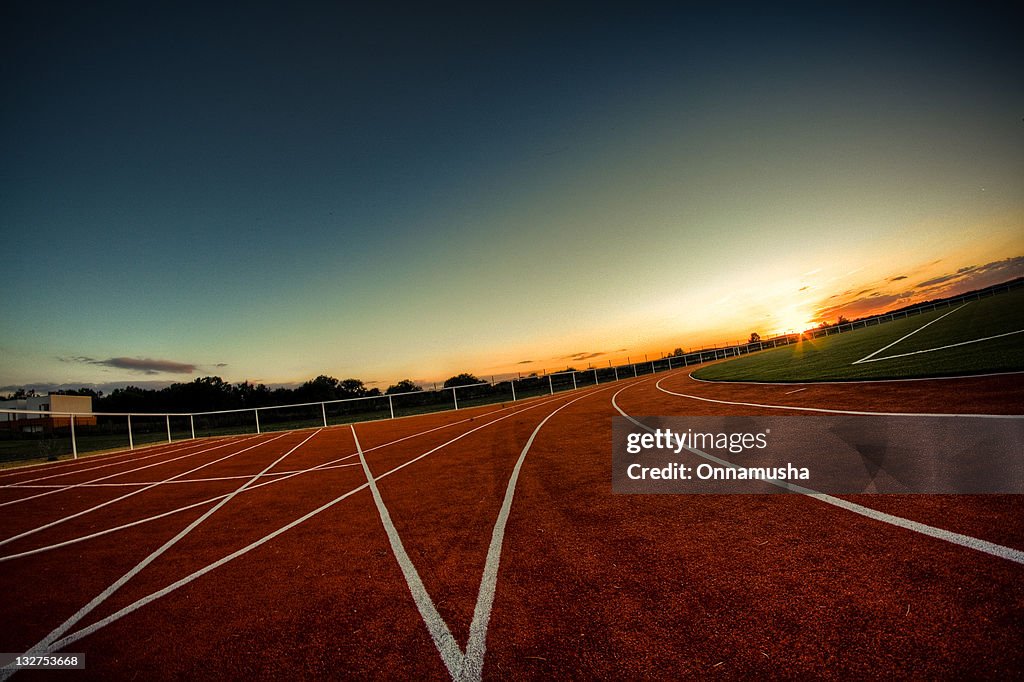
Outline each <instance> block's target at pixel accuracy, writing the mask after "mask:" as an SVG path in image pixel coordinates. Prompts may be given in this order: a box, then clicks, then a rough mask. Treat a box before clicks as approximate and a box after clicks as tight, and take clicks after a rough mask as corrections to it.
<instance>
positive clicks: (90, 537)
mask: <svg viewBox="0 0 1024 682" xmlns="http://www.w3.org/2000/svg"><path fill="white" fill-rule="evenodd" d="M560 399H561V398H553V399H549V400H543V401H539V402H538V403H537V405H533V406H530V407H527V408H524V409H521V410H515V411H514V412H513V414H518V413H519V412H524V411H526V410H531V409H533V408H534V407H537V406H539V405H547V404H550V403H552V402H555V401H557V400H560ZM515 407H518V406H511V407H505V408H502V409H500V410H494V411H492V412H488V413H487V414H486V415H484V416H491V415H493V414H497V413H499V412H506V411H510V410H514V409H515ZM474 419H476V417H467V418H466V419H461V420H459V421H456V422H451V423H448V424H442V425H440V426H435V427H433V428H430V429H427V430H425V431H419V432H417V433H413V434H410V435H408V436H403V437H401V438H396V439H395V440H392V441H388V442H387V443H382V444H380V445H375V446H373V447H372V448H367V449H366V450H365V452H372V451H374V450H378V449H380V448H386V447H390V446H392V445H395V444H397V443H401V442H403V441H407V440H410V439H412V438H417V437H419V436H425V435H427V434H430V433H434V432H435V431H440V430H442V429H447V428H449V427H452V426H458V425H460V424H466V423H468V422H471V421H473V420H474ZM428 454H429V453H428ZM355 456H356V453H352V454H351V455H346V456H344V457H339V458H338V459H335V460H331V461H329V462H324V463H323V464H319V465H317V466H315V467H311V468H309V469H301V470H299V471H296V472H294V473H291V474H288V475H287V476H283V477H281V478H278V479H276V480H270V481H264V482H263V483H258V484H256V485H254V486H251V487H249V488H247V489H246V492H249V491H251V490H256V489H257V488H262V487H263V486H265V485H273V484H275V483H281V482H282V481H285V480H287V479H289V478H292V477H294V476H298V475H300V474H306V473H310V472H314V471H322V470H324V469H330V468H334V467H347V466H355V465H354V464H339V463H340V462H344V461H345V460H347V459H351V458H352V457H355ZM388 473H392V472H388ZM226 496H227V494H224V495H218V496H216V497H211V498H210V499H207V500H203V501H201V502H194V503H192V504H189V505H185V506H184V507H178V508H177V509H172V510H170V511H166V512H163V513H160V514H156V515H155V516H149V517H146V518H143V519H139V520H137V521H131V522H129V523H125V524H122V525H120V526H114V527H112V528H107V529H105V530H101V531H97V532H95V533H90V534H89V535H82V536H79V537H77V538H72V539H70V540H65V541H63V542H58V543H55V544H52V545H47V546H45V547H37V548H36V549H30V550H26V551H24V552H20V553H18V554H8V555H6V556H0V562H4V561H10V560H12V559H20V558H21V557H26V556H31V555H33V554H41V553H42V552H48V551H50V550H53V549H59V548H61V547H67V546H68V545H73V544H76V543H79V542H84V541H86V540H93V539H95V538H98V537H101V536H104V535H109V534H111V533H116V532H118V531H121V530H126V529H128V528H133V527H135V526H139V525H142V524H144V523H149V522H150V521H157V520H159V519H162V518H166V517H168V516H171V515H173V514H178V513H180V512H184V511H189V510H190V509H196V508H197V507H203V506H205V505H208V504H212V503H214V502H216V501H217V500H221V499H224V497H226Z"/></svg>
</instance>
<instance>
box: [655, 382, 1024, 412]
mask: <svg viewBox="0 0 1024 682" xmlns="http://www.w3.org/2000/svg"><path fill="white" fill-rule="evenodd" d="M655 386H656V387H657V389H658V390H659V391H661V392H662V393H668V394H669V395H675V396H679V397H680V398H689V399H690V400H701V401H703V402H706V403H718V404H719V405H739V406H741V407H762V408H764V409H766V410H798V411H800V412H824V413H827V414H859V415H865V416H870V417H970V418H977V419H1024V415H1018V414H949V413H941V412H940V413H934V412H865V411H862V410H830V409H826V408H824V407H795V406H793V405H766V404H763V403H743V402H737V401H734V400H716V399H714V398H704V397H702V396H699V395H690V394H688V393H677V392H676V391H670V390H668V389H667V388H665V387H664V386H662V385H661V381H659V382H658V383H657V384H655Z"/></svg>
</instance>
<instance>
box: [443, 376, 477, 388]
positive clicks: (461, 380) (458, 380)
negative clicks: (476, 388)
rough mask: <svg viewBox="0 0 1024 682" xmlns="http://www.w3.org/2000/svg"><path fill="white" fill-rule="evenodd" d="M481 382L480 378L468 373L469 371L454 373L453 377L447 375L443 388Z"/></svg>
mask: <svg viewBox="0 0 1024 682" xmlns="http://www.w3.org/2000/svg"><path fill="white" fill-rule="evenodd" d="M479 383H483V382H481V381H480V378H479V377H477V376H474V375H472V374H470V373H469V372H463V373H462V374H456V375H455V376H453V377H449V378H448V379H446V380H445V382H444V387H445V388H451V387H452V386H469V385H470V384H479Z"/></svg>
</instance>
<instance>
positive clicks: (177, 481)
mask: <svg viewBox="0 0 1024 682" xmlns="http://www.w3.org/2000/svg"><path fill="white" fill-rule="evenodd" d="M268 442H269V441H268ZM354 466H359V465H358V464H336V465H332V466H323V465H320V466H316V467H310V468H308V469H290V470H288V471H271V472H270V473H267V474H263V475H262V476H261V477H260V478H274V477H275V476H288V475H290V474H305V473H309V472H310V471H322V470H327V469H341V468H344V467H354ZM251 475H252V474H239V475H237V476H210V477H208V478H179V479H169V478H168V479H164V480H163V481H139V482H136V483H86V484H85V485H82V486H80V487H82V488H139V487H142V486H144V485H156V484H159V485H162V484H164V483H167V484H171V485H180V484H182V483H210V482H212V481H237V480H239V479H242V478H249V476H251ZM21 487H24V488H40V489H43V490H45V489H48V488H67V487H68V486H67V485H60V484H58V483H50V484H42V483H39V484H33V485H26V486H21Z"/></svg>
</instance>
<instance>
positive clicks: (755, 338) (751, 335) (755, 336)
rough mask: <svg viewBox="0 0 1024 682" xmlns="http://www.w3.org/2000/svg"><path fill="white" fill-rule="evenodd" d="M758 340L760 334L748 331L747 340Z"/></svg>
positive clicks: (753, 341)
mask: <svg viewBox="0 0 1024 682" xmlns="http://www.w3.org/2000/svg"><path fill="white" fill-rule="evenodd" d="M760 340H761V335H760V334H758V333H757V332H750V341H749V343H757V342H758V341H760Z"/></svg>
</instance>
